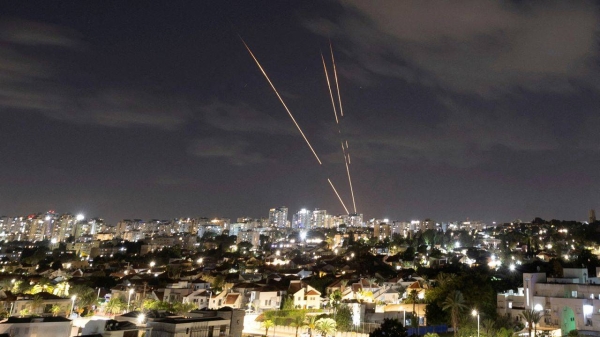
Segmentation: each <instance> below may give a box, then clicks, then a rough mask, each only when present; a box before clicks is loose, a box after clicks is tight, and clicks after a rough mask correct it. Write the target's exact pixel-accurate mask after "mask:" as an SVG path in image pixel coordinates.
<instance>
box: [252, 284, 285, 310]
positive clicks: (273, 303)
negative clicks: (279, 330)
mask: <svg viewBox="0 0 600 337" xmlns="http://www.w3.org/2000/svg"><path fill="white" fill-rule="evenodd" d="M284 295H285V291H282V290H280V289H279V288H278V287H276V286H271V285H267V286H264V287H260V288H258V289H255V290H253V291H252V292H250V303H251V305H252V309H254V310H255V311H257V312H263V311H265V310H274V309H279V308H280V307H281V302H282V298H283V296H284Z"/></svg>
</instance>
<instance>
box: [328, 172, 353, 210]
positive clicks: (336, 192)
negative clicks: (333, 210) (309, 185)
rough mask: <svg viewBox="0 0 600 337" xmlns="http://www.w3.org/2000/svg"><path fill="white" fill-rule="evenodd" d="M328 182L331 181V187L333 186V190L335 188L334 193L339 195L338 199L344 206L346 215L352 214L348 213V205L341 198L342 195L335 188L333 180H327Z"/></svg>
mask: <svg viewBox="0 0 600 337" xmlns="http://www.w3.org/2000/svg"><path fill="white" fill-rule="evenodd" d="M327 181H329V185H331V188H333V191H334V192H335V195H337V197H338V199H340V202H341V203H342V206H343V207H344V209H345V210H346V214H350V212H348V208H346V205H345V204H344V202H343V201H342V198H341V197H340V194H339V193H338V191H337V190H336V189H335V186H333V183H332V182H331V179H329V178H327Z"/></svg>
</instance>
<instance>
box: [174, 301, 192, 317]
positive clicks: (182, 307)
mask: <svg viewBox="0 0 600 337" xmlns="http://www.w3.org/2000/svg"><path fill="white" fill-rule="evenodd" d="M194 309H196V305H195V304H194V303H181V302H176V303H174V304H173V311H175V313H176V314H178V315H183V314H185V313H188V312H190V311H192V310H194Z"/></svg>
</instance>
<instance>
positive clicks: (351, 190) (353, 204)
mask: <svg viewBox="0 0 600 337" xmlns="http://www.w3.org/2000/svg"><path fill="white" fill-rule="evenodd" d="M342 152H343V153H344V164H346V173H347V174H348V184H349V185H350V195H352V206H354V213H356V201H355V200H354V188H353V187H352V178H351V177H350V167H349V166H348V164H349V161H350V154H346V150H344V143H343V142H342Z"/></svg>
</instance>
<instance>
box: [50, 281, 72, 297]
mask: <svg viewBox="0 0 600 337" xmlns="http://www.w3.org/2000/svg"><path fill="white" fill-rule="evenodd" d="M70 287H71V285H70V284H69V282H67V281H63V282H59V283H57V284H56V286H55V287H54V290H53V291H52V293H53V294H54V295H56V296H60V297H67V296H69V288H70Z"/></svg>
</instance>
